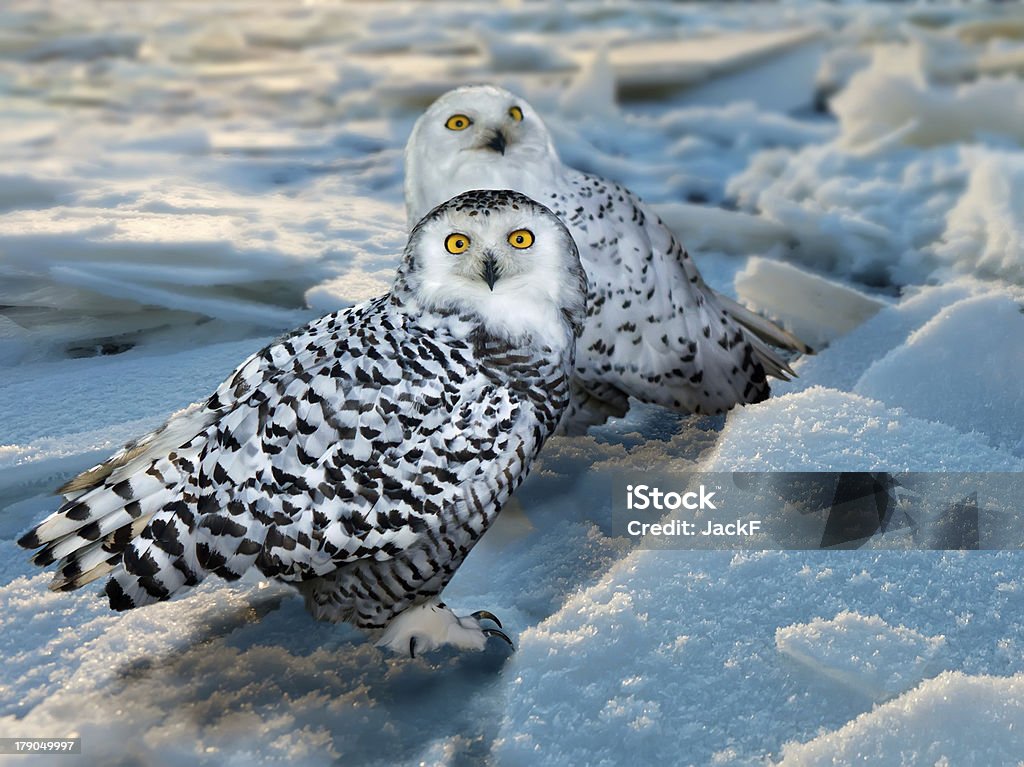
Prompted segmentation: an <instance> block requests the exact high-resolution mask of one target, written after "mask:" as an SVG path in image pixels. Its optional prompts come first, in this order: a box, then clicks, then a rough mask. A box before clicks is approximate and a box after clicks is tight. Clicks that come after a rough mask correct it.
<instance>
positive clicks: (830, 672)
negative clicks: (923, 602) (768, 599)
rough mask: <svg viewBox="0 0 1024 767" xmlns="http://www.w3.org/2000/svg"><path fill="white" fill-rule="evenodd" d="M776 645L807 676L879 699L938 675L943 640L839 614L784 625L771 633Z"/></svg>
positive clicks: (869, 618)
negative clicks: (812, 675) (819, 677)
mask: <svg viewBox="0 0 1024 767" xmlns="http://www.w3.org/2000/svg"><path fill="white" fill-rule="evenodd" d="M775 645H776V647H778V650H779V652H780V653H782V654H783V655H786V656H788V657H790V658H792V659H793V660H794V661H796V662H797V663H800V664H803V665H804V666H806V667H807V668H808V669H809V670H810V671H811V672H812V673H814V674H820V675H821V676H823V677H827V678H831V679H835V680H836V681H837V682H840V683H842V684H844V685H846V686H848V687H850V688H851V689H853V690H854V691H856V692H858V693H860V694H863V695H867V696H869V697H870V698H872V699H873V700H876V701H884V700H886V699H888V698H892V697H895V696H896V695H898V694H899V693H902V692H906V691H907V690H909V689H912V688H914V687H916V686H917V685H918V684H920V683H921V681H922V680H923V679H925V678H926V677H928V676H932V675H934V674H935V673H937V672H938V670H939V666H940V664H941V662H942V660H943V653H944V651H945V647H946V638H945V637H943V636H937V637H928V636H924V635H923V634H921V633H920V632H918V631H915V630H914V629H908V628H906V627H905V626H890V625H889V624H888V623H886V622H885V621H884V620H882V619H881V618H879V617H878V616H877V615H868V616H865V615H860V614H858V613H854V612H849V611H843V612H841V613H839V614H838V615H836V616H835V617H834V618H832V619H831V620H824V619H822V618H815V619H814V620H812V621H810V622H809V623H800V624H793V625H791V626H784V627H782V628H780V629H778V630H777V631H776V632H775Z"/></svg>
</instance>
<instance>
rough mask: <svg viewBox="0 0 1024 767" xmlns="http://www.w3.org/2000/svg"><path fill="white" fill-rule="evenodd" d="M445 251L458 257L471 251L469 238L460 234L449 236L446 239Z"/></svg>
mask: <svg viewBox="0 0 1024 767" xmlns="http://www.w3.org/2000/svg"><path fill="white" fill-rule="evenodd" d="M444 249H445V250H447V251H448V252H449V253H451V254H453V255H456V256H457V255H459V253H465V252H466V250H468V249H469V238H468V237H467V236H466V235H464V234H459V233H458V232H455V233H454V234H449V235H448V236H447V237H445V238H444Z"/></svg>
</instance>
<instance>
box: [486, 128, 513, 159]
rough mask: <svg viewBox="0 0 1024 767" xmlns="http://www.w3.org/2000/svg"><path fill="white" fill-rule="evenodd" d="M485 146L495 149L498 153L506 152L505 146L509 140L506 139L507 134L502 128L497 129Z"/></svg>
mask: <svg viewBox="0 0 1024 767" xmlns="http://www.w3.org/2000/svg"><path fill="white" fill-rule="evenodd" d="M485 146H486V147H487V148H488V149H493V150H494V151H495V152H497V153H498V154H505V147H506V146H508V142H506V141H505V134H504V133H502V132H501V131H500V130H496V131H494V133H492V134H491V140H490V141H488V142H487V143H486V144H485Z"/></svg>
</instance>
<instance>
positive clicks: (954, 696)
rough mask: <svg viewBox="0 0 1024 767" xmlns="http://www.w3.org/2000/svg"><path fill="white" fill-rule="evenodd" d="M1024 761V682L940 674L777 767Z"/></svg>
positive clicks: (791, 750) (795, 751)
mask: <svg viewBox="0 0 1024 767" xmlns="http://www.w3.org/2000/svg"><path fill="white" fill-rule="evenodd" d="M1021 754H1024V674H1017V675H1015V676H1011V677H993V676H968V675H966V674H963V673H961V672H958V671H952V672H947V673H944V674H942V675H940V676H938V677H936V678H935V679H930V680H928V681H927V682H924V683H923V684H922V685H921V686H920V687H918V688H916V689H914V690H912V691H911V692H908V693H906V694H905V695H903V696H901V697H899V698H897V699H895V700H891V701H889V702H888V703H885V704H884V705H881V706H879V707H877V708H875V709H874V710H873V711H870V712H868V713H866V714H863V715H861V716H859V717H857V718H856V719H854V720H853V721H852V722H849V723H848V724H846V725H845V726H843V727H841V728H839V729H837V730H834V731H832V732H826V733H824V734H822V735H819V736H818V737H816V738H814V739H813V740H810V741H808V742H806V743H787V744H786V745H785V746H784V747H783V749H782V759H781V760H780V762H779V765H780V767H812V766H813V765H834V764H934V765H953V764H1017V763H1018V762H1019V761H1020V755H1021Z"/></svg>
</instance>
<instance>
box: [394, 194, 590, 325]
mask: <svg viewBox="0 0 1024 767" xmlns="http://www.w3.org/2000/svg"><path fill="white" fill-rule="evenodd" d="M402 275H403V278H404V280H405V282H406V283H407V285H408V286H409V288H410V289H411V290H412V293H413V296H414V297H415V298H416V300H417V302H418V303H420V304H422V305H425V306H427V307H429V308H431V309H435V310H442V311H444V310H449V311H456V312H460V313H461V312H469V313H471V314H474V315H476V316H477V317H479V318H480V319H482V320H483V321H484V322H485V324H487V325H488V326H489V327H491V328H492V330H493V329H498V330H500V332H503V333H506V334H507V335H518V334H521V333H524V332H529V333H531V334H532V335H537V334H538V330H539V329H541V328H543V332H542V333H541V335H543V334H546V333H547V332H548V331H555V330H558V329H560V328H561V327H562V326H563V325H564V317H562V316H559V313H560V312H561V311H562V310H563V309H568V310H569V311H570V312H573V313H575V312H578V311H581V307H582V306H583V302H584V301H585V297H584V296H585V290H586V282H585V280H586V278H585V277H584V276H583V268H582V267H581V266H580V261H579V254H578V253H577V250H576V245H575V243H574V242H573V239H572V236H571V235H570V234H569V231H568V230H567V229H566V228H565V225H564V224H562V222H561V221H560V220H559V219H558V217H557V216H555V215H554V214H553V213H552V212H551V211H549V210H548V209H547V208H545V207H544V206H543V205H540V204H539V203H537V202H534V201H533V200H531V199H530V198H529V197H526V196H525V195H522V194H519V193H517V192H511V191H508V190H484V191H481V190H475V191H470V192H466V193H463V194H460V195H458V196H456V197H455V198H453V199H451V200H448V201H447V202H445V203H443V204H441V205H439V206H437V207H436V208H435V209H434V210H432V211H431V212H430V213H429V214H427V216H425V217H424V218H423V220H422V221H420V223H419V224H417V226H416V227H415V228H414V229H413V232H412V234H411V235H410V238H409V245H408V248H407V250H406V258H405V263H404V264H403V266H402Z"/></svg>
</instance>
